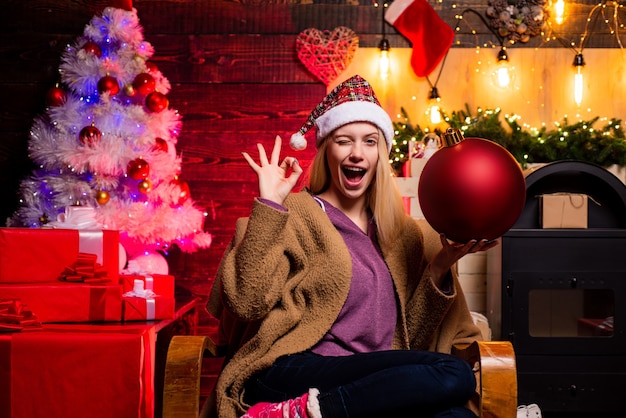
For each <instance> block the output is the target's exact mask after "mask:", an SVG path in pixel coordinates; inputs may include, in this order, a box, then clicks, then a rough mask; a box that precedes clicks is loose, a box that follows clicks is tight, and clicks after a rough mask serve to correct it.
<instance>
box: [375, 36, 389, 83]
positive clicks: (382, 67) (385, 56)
mask: <svg viewBox="0 0 626 418" xmlns="http://www.w3.org/2000/svg"><path fill="white" fill-rule="evenodd" d="M378 49H380V57H379V59H378V72H379V74H380V78H382V79H383V80H386V79H387V78H389V49H390V48H389V41H388V40H387V38H383V39H381V40H380V43H379V44H378Z"/></svg>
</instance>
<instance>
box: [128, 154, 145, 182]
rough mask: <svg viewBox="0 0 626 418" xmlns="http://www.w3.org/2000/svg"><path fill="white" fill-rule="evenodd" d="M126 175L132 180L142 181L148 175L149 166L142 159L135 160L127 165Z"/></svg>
mask: <svg viewBox="0 0 626 418" xmlns="http://www.w3.org/2000/svg"><path fill="white" fill-rule="evenodd" d="M126 173H127V174H128V176H129V177H130V178H132V179H134V180H144V179H145V178H146V177H148V175H149V174H150V165H149V164H148V162H147V161H146V160H144V159H143V158H141V157H140V158H135V159H134V160H132V161H130V162H129V163H128V167H126Z"/></svg>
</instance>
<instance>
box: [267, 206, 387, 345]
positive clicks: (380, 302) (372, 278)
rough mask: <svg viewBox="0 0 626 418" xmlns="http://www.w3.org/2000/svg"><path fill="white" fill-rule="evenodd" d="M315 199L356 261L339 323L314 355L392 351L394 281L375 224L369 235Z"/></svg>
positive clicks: (320, 343)
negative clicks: (383, 254)
mask: <svg viewBox="0 0 626 418" xmlns="http://www.w3.org/2000/svg"><path fill="white" fill-rule="evenodd" d="M314 199H315V200H317V201H318V203H319V204H320V206H321V207H322V209H324V212H326V214H327V215H328V218H329V219H330V221H331V222H332V223H333V225H334V226H335V228H337V231H338V232H339V233H340V234H341V236H342V237H343V240H344V242H345V243H346V246H347V247H348V251H349V252H350V256H351V257H352V280H351V282H350V291H349V292H348V298H347V299H346V302H345V303H344V305H343V307H342V308H341V311H340V312H339V316H338V317H337V320H336V321H335V323H334V324H333V326H332V327H331V328H330V330H329V331H328V332H327V333H326V335H325V336H324V337H323V338H322V340H321V341H320V342H318V343H317V344H316V345H315V346H313V348H312V351H313V352H315V353H317V354H320V355H325V356H346V355H350V354H354V353H361V352H370V351H380V350H389V349H391V346H392V343H393V336H394V332H395V328H396V320H397V317H398V312H397V309H398V307H397V301H396V294H395V290H394V287H393V280H392V279H391V274H390V273H389V269H388V268H387V264H386V263H385V260H384V259H383V256H382V253H381V250H380V247H379V246H378V242H377V239H376V225H375V224H374V221H373V220H370V223H369V225H368V228H367V229H368V233H367V234H366V233H364V232H363V231H361V229H360V228H359V227H358V226H357V225H356V224H355V223H354V222H352V220H351V219H350V218H348V217H347V216H346V215H345V214H344V213H343V212H341V211H340V210H339V209H337V208H335V207H334V206H332V205H331V204H330V203H328V202H327V201H325V200H323V199H320V198H318V197H315V198H314ZM259 200H260V201H261V202H263V203H265V204H267V205H269V206H271V207H273V208H276V209H278V210H286V208H285V207H284V206H282V205H279V204H277V203H275V202H272V201H271V200H267V199H259ZM329 274H332V272H329Z"/></svg>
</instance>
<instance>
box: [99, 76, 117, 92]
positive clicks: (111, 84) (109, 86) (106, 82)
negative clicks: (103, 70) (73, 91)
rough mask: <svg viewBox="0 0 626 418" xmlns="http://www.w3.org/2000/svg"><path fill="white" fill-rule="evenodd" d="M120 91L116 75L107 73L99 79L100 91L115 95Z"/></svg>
mask: <svg viewBox="0 0 626 418" xmlns="http://www.w3.org/2000/svg"><path fill="white" fill-rule="evenodd" d="M119 92H120V85H119V83H118V82H117V79H116V78H115V77H113V76H110V75H105V76H104V77H102V78H101V79H100V80H99V81H98V93H100V94H103V93H109V94H110V95H111V96H115V95H116V94H117V93H119Z"/></svg>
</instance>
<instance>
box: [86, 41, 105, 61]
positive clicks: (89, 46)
mask: <svg viewBox="0 0 626 418" xmlns="http://www.w3.org/2000/svg"><path fill="white" fill-rule="evenodd" d="M82 49H83V51H86V52H90V53H92V54H94V55H95V56H97V57H98V58H100V57H101V56H102V49H100V47H99V46H98V44H97V43H95V42H94V41H87V42H85V44H84V45H83V48H82Z"/></svg>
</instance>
